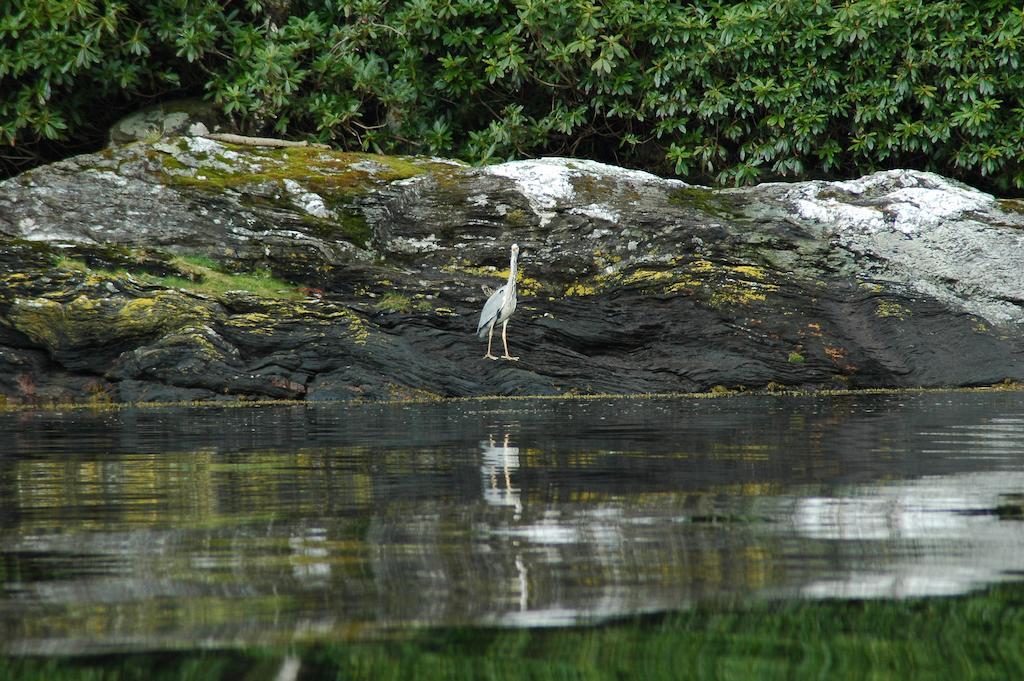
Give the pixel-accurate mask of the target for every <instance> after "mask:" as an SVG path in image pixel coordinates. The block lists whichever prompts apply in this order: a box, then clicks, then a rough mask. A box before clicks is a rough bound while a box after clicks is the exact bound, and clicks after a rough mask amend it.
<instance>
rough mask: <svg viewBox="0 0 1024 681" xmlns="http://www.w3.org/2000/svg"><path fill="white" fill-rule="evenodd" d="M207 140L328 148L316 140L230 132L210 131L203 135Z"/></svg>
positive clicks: (268, 145)
mask: <svg viewBox="0 0 1024 681" xmlns="http://www.w3.org/2000/svg"><path fill="white" fill-rule="evenodd" d="M203 137H205V138H206V139H208V140H214V141H216V142H225V143H227V144H239V145H242V146H249V147H313V148H314V149H330V148H331V147H330V146H329V145H327V144H320V143H318V142H306V141H305V140H303V141H298V142H297V141H294V140H282V139H277V138H276V137H249V136H247V135H236V134H234V133H230V132H210V133H207V134H205V135H203Z"/></svg>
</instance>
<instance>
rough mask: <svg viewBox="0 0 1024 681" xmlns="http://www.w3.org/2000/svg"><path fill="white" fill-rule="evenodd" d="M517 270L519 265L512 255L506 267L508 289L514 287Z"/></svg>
mask: <svg viewBox="0 0 1024 681" xmlns="http://www.w3.org/2000/svg"><path fill="white" fill-rule="evenodd" d="M518 269H519V263H517V262H516V257H515V256H514V255H513V256H512V260H511V262H510V263H509V266H508V286H509V287H510V288H511V287H512V286H515V285H516V272H517V270H518Z"/></svg>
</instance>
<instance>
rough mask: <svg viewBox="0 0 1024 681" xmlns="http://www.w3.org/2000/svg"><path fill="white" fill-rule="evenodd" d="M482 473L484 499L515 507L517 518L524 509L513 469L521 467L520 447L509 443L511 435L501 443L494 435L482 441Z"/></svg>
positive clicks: (491, 503)
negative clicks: (495, 440)
mask: <svg viewBox="0 0 1024 681" xmlns="http://www.w3.org/2000/svg"><path fill="white" fill-rule="evenodd" d="M480 449H481V453H482V456H481V460H480V474H481V476H482V477H483V483H484V485H483V487H484V501H485V502H487V503H488V504H490V505H491V506H510V507H512V508H514V509H515V512H516V516H515V517H516V520H518V519H519V514H520V513H522V511H523V505H522V503H521V502H520V500H519V488H518V487H513V486H512V471H514V470H516V469H517V468H519V447H512V446H510V445H509V435H508V433H505V439H504V440H503V441H502V442H501V443H500V444H495V442H494V437H490V438H488V439H487V440H484V441H483V442H481V443H480Z"/></svg>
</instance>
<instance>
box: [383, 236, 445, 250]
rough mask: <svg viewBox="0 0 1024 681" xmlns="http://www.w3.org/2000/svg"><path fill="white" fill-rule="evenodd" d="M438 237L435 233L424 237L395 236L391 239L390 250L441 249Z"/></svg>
mask: <svg viewBox="0 0 1024 681" xmlns="http://www.w3.org/2000/svg"><path fill="white" fill-rule="evenodd" d="M440 248H441V247H440V246H439V245H438V240H437V237H436V236H435V235H433V234H430V235H429V236H426V237H424V238H422V239H415V238H412V237H395V238H393V239H391V242H390V244H389V250H392V251H395V252H397V253H411V254H415V253H429V252H432V251H437V250H440Z"/></svg>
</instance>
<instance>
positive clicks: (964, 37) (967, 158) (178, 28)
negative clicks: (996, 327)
mask: <svg viewBox="0 0 1024 681" xmlns="http://www.w3.org/2000/svg"><path fill="white" fill-rule="evenodd" d="M8 3H13V11H12V12H7V13H6V14H5V15H4V16H3V18H2V20H0V141H2V142H3V143H4V145H5V147H6V148H7V149H8V150H11V151H12V152H14V155H16V154H17V153H18V152H19V150H20V152H21V153H31V152H32V150H34V149H35V148H37V147H38V146H39V145H40V144H42V143H44V142H45V141H47V140H69V141H71V140H74V139H75V138H76V136H82V135H83V134H85V133H84V132H83V131H85V130H87V129H88V128H89V126H90V125H93V126H95V125H97V122H98V121H102V122H103V123H104V124H106V123H108V122H109V121H107V120H105V119H104V117H103V114H104V113H106V112H107V111H110V110H111V107H110V106H109V102H111V101H116V102H142V101H144V100H146V99H147V98H152V97H156V96H166V95H168V94H171V93H178V92H182V91H184V92H204V94H205V95H206V96H207V97H208V98H210V99H212V100H213V101H214V102H216V103H217V104H218V105H219V106H220V107H221V108H222V110H223V111H224V112H226V113H227V114H228V115H230V116H231V117H233V118H234V119H235V120H236V121H237V122H238V123H239V125H240V126H242V127H243V129H246V130H248V131H250V132H254V133H260V134H278V135H286V136H289V137H306V138H310V139H316V140H319V141H323V142H330V143H332V144H334V145H336V146H340V147H343V148H352V149H366V150H375V151H382V152H404V153H419V154H441V155H450V156H458V157H462V158H466V159H469V160H473V161H478V162H486V161H489V160H497V159H504V158H512V157H524V156H536V155H542V154H565V155H575V156H585V157H591V158H597V159H600V160H608V161H613V162H618V163H622V164H626V165H632V166H638V167H645V168H648V169H650V170H653V171H655V172H661V173H676V174H679V175H682V176H686V177H691V178H697V179H705V180H710V181H713V182H716V183H720V184H746V183H751V182H755V181H758V180H764V179H769V178H776V177H809V176H851V175H857V174H861V173H863V172H867V171H871V170H874V169H878V168H886V167H913V168H920V169H926V170H934V171H937V172H941V173H943V174H946V175H950V176H954V177H961V178H963V179H966V180H967V181H970V182H974V183H976V184H981V185H983V186H988V187H992V188H995V189H1000V190H1010V189H1017V190H1020V189H1022V188H1024V78H1022V77H1021V75H1020V67H1021V60H1022V55H1024V5H1021V3H1020V2H1007V1H995V0H993V1H989V2H985V1H980V0H979V1H975V2H961V1H953V0H937V1H935V0H859V1H853V0H844V1H842V2H837V1H825V0H751V1H738V2H729V1H725V0H722V1H708V2H702V1H699V0H698V1H693V2H685V1H682V0H654V1H642V0H605V1H603V2H602V1H600V0H514V1H511V2H510V1H500V0H407V1H405V2H398V1H395V0H391V1H388V0H320V1H314V0H291V1H289V0H265V1H263V2H260V1H258V0H251V1H249V2H235V3H230V2H228V3H225V2H212V1H209V0H151V1H150V2H100V1H98V0H8ZM26 150H27V151H26Z"/></svg>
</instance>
